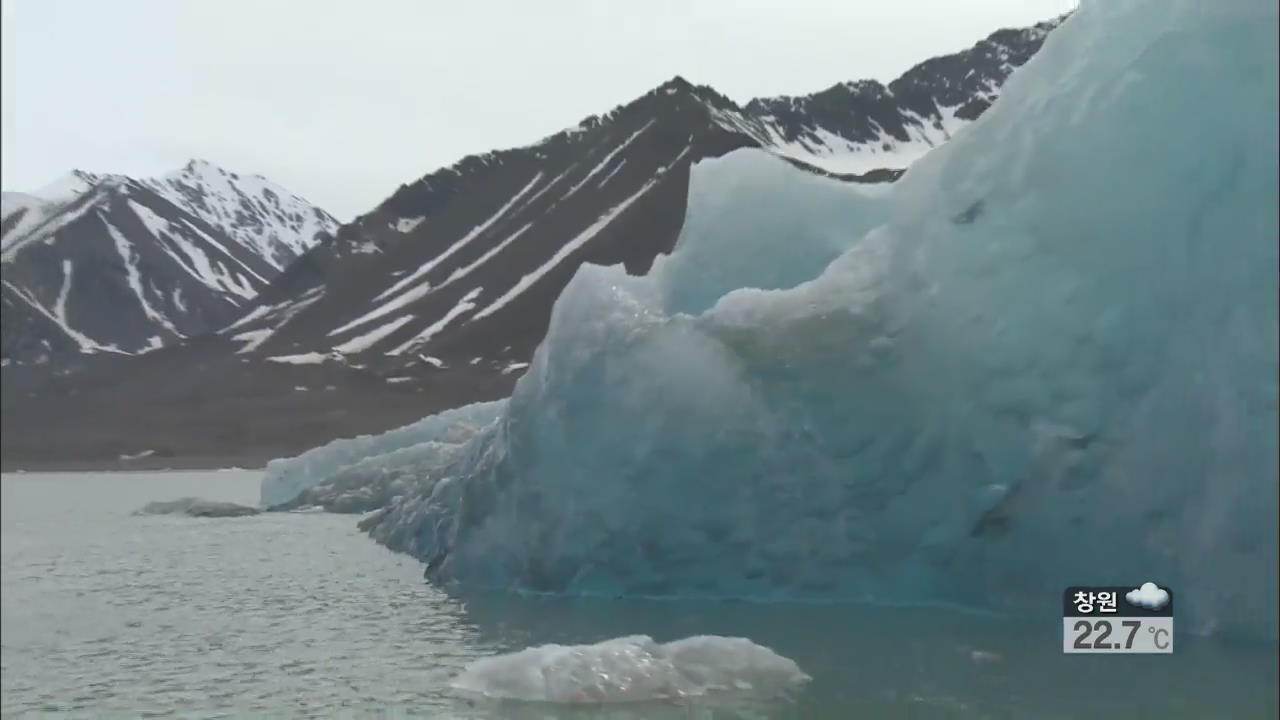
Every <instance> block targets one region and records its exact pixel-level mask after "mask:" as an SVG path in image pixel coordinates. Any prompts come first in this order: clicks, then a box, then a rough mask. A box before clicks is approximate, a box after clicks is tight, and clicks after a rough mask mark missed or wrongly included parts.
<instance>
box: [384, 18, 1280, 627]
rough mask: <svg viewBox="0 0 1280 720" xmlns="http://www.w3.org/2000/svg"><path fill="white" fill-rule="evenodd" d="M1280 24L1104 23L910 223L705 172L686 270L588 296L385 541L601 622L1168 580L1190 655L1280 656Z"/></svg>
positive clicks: (623, 280) (600, 277)
mask: <svg viewBox="0 0 1280 720" xmlns="http://www.w3.org/2000/svg"><path fill="white" fill-rule="evenodd" d="M1276 20H1277V10H1276V7H1275V6H1274V4H1273V3H1269V2H1262V1H1261V0H1238V1H1233V2H1224V3H1204V2H1199V1H1197V0H1129V1H1123V0H1116V1H1115V2H1110V3H1083V4H1082V6H1081V7H1080V9H1079V10H1077V12H1076V13H1075V14H1074V15H1073V16H1072V17H1071V18H1070V19H1068V20H1067V21H1066V22H1065V23H1064V24H1063V26H1062V27H1061V28H1060V29H1059V30H1057V31H1056V32H1055V33H1054V34H1053V35H1052V36H1051V37H1050V38H1049V39H1048V41H1047V42H1046V43H1045V45H1044V47H1043V49H1042V50H1041V51H1040V53H1039V54H1038V55H1037V56H1036V57H1035V58H1034V59H1033V60H1032V61H1031V62H1030V63H1028V64H1027V65H1026V66H1025V67H1024V68H1023V69H1022V70H1020V71H1018V72H1017V73H1015V74H1014V76H1013V77H1012V78H1011V79H1010V81H1009V82H1008V84H1007V85H1006V86H1005V89H1004V91H1003V94H1002V97H1001V99H1000V101H999V102H998V103H996V105H995V106H994V107H993V108H992V109H991V110H990V111H988V112H987V113H986V114H984V116H983V117H982V118H981V119H980V120H979V121H978V122H976V123H974V124H973V125H971V126H969V127H967V128H966V129H964V130H962V131H961V132H959V133H958V134H957V136H956V137H955V138H954V139H953V140H951V141H950V142H949V143H948V144H946V145H945V146H943V147H941V148H939V149H938V150H935V151H933V152H931V153H930V154H929V155H927V156H926V157H925V158H924V159H923V160H921V161H920V162H919V163H918V164H917V165H915V166H913V168H912V169H911V170H910V171H908V172H907V174H906V175H905V176H904V177H903V179H901V180H900V181H899V182H898V183H897V184H896V185H895V186H894V187H893V188H892V189H891V190H890V191H887V192H883V193H880V194H875V193H872V194H866V193H857V192H853V191H849V190H848V189H846V188H839V187H837V186H836V185H834V184H825V183H828V182H829V181H825V180H818V179H814V178H810V177H808V176H805V175H803V174H801V173H800V171H798V170H795V169H794V168H791V167H789V166H786V165H785V164H783V163H781V162H777V161H772V160H768V159H766V158H762V157H759V156H758V155H753V154H752V152H751V151H742V152H739V153H735V154H733V155H730V156H727V157H725V158H723V159H721V160H719V161H715V162H713V163H707V164H703V165H700V166H699V167H698V168H696V170H695V173H694V178H693V188H694V189H693V191H692V192H691V207H690V211H689V213H690V220H689V222H688V224H687V227H686V230H685V232H684V233H683V234H682V237H681V241H680V243H679V245H678V247H677V251H676V253H675V254H674V255H673V257H672V258H670V259H669V260H667V261H665V262H662V263H658V264H657V265H656V266H655V269H654V272H653V273H652V274H651V275H650V276H649V277H645V278H635V277H628V276H627V275H626V274H625V273H624V272H623V270H622V269H621V268H616V267H615V268H600V267H590V266H587V267H584V268H582V269H581V270H580V271H579V273H578V275H577V276H576V277H575V278H574V280H573V282H571V283H570V285H569V286H568V287H567V288H566V290H565V291H564V293H563V295H562V296H561V298H560V300H559V302H558V303H557V305H556V308H555V312H554V314H553V317H552V321H551V326H550V330H549V332H548V336H547V338H546V340H545V341H544V343H543V345H542V346H541V347H540V348H539V350H538V352H537V354H536V356H535V358H534V361H533V363H532V365H531V367H530V368H529V371H528V372H527V374H526V375H525V376H524V377H523V378H522V379H521V380H520V382H519V383H518V384H517V386H516V389H515V391H514V393H513V395H512V398H511V399H510V401H509V403H508V404H507V405H506V406H505V407H504V408H502V410H501V418H500V419H498V420H497V421H496V422H494V423H492V424H490V425H487V426H485V427H484V428H483V429H482V430H480V431H478V432H477V433H476V435H475V437H474V438H473V439H472V440H471V441H470V442H469V443H468V444H467V445H466V446H465V447H464V448H462V449H461V450H460V451H459V452H458V453H457V454H456V455H454V456H453V457H452V459H451V460H450V462H449V463H447V464H446V466H444V467H441V468H437V469H435V470H432V471H431V472H429V473H427V475H426V476H424V478H423V480H422V483H421V485H420V486H419V487H417V489H414V490H410V491H408V492H405V493H402V495H401V497H400V498H399V499H398V500H396V501H394V502H393V503H392V504H391V505H390V506H389V507H388V509H387V510H386V512H385V513H384V514H382V515H381V516H379V517H378V518H377V520H376V522H372V523H370V524H369V527H370V529H371V533H372V535H373V536H374V537H375V538H376V539H378V540H379V541H381V542H383V543H386V544H387V545H388V546H390V547H392V548H395V549H398V550H402V551H405V552H409V553H412V554H414V555H416V556H418V557H420V558H421V559H423V560H424V561H425V562H427V564H428V567H427V571H428V575H429V576H430V577H432V578H434V579H436V580H438V581H441V582H445V583H458V584H461V585H468V586H478V587H489V588H499V589H513V588H515V589H522V590H532V591H540V592H551V593H566V594H581V595H608V596H616V595H640V596H662V597H690V596H700V597H748V598H755V599H769V598H788V599H823V600H853V601H864V602H875V603H895V604H917V603H932V604H959V605H965V606H972V607H983V608H990V609H995V610H1000V611H1005V612H1010V613H1027V614H1035V615H1037V616H1040V617H1048V616H1052V614H1053V613H1054V612H1057V610H1058V608H1057V602H1058V597H1059V593H1060V591H1061V588H1063V587H1066V586H1068V585H1077V584H1098V585H1122V584H1126V583H1134V582H1141V581H1146V580H1154V581H1158V582H1159V583H1160V584H1161V585H1162V586H1169V587H1172V588H1174V589H1175V591H1176V592H1178V597H1179V627H1180V628H1185V629H1187V630H1191V631H1195V632H1211V631H1220V632H1224V633H1231V634H1238V635H1244V636H1252V637H1264V638H1270V639H1274V638H1276V636H1277V622H1276V616H1275V612H1274V608H1275V605H1276V603H1277V595H1278V593H1277V586H1276V583H1277V575H1276V568H1277V560H1278V559H1280V558H1278V557H1277V548H1276V525H1277V518H1276V510H1275V509H1276V506H1277V502H1278V500H1280V498H1278V497H1277V463H1276V458H1277V441H1276V438H1277V429H1278V428H1277V382H1276V371H1277V341H1278V338H1277V320H1278V318H1277V304H1276V297H1277V290H1278V288H1277V276H1276V271H1275V268H1276V265H1277V261H1278V259H1280V258H1278V257H1277V230H1278V228H1280V222H1278V220H1277V205H1276V200H1275V198H1276V196H1277V191H1278V187H1277V163H1276V157H1277V149H1278V148H1277V131H1278V125H1280V122H1278V121H1277V115H1278V113H1277V93H1276V86H1277V72H1276V68H1277V59H1278V58H1277V54H1278V53H1277V45H1276V37H1275V33H1274V28H1275V24H1276ZM800 186H802V187H805V188H806V190H805V195H806V197H809V195H808V193H813V195H812V197H811V199H809V200H804V199H801V198H799V195H800V193H796V192H792V189H793V188H794V187H800ZM769 188H774V189H776V197H777V201H776V204H775V203H771V202H770V201H769V192H768V190H769ZM739 193H744V194H742V195H739ZM806 202H807V203H808V204H807V205H804V206H803V207H804V208H805V209H804V210H803V211H802V212H796V211H795V207H797V205H796V204H797V203H806ZM699 218H702V219H701V220H700V219H699ZM717 218H718V219H717ZM776 218H784V220H782V221H781V222H775V220H776ZM721 223H727V224H725V225H724V227H726V228H730V230H726V231H725V232H723V233H718V232H717V230H716V228H717V226H718V225H719V224H721ZM864 230H866V232H864ZM841 242H847V243H848V246H847V247H844V248H841V247H839V244H840V243H841ZM740 249H742V250H740ZM793 254H794V255H793ZM689 258H696V261H691V260H689ZM700 269H705V270H706V272H704V273H700V272H699V270H700ZM810 272H812V273H813V275H812V276H811V277H810V276H806V274H807V273H810ZM754 286H758V287H754Z"/></svg>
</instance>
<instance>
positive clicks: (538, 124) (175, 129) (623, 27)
mask: <svg viewBox="0 0 1280 720" xmlns="http://www.w3.org/2000/svg"><path fill="white" fill-rule="evenodd" d="M1076 4H1077V3H1076V1H1075V0H787V1H786V2H783V0H771V1H766V0H628V1H626V2H616V1H613V0H468V1H466V2H463V1H461V0H451V1H448V2H445V1H443V0H360V1H359V2H357V1H355V0H216V1H212V2H211V1H208V0H203V1H198V2H197V1H188V0H178V1H174V0H110V1H109V2H103V1H100V0H3V24H2V28H3V37H2V38H0V48H2V51H3V57H2V58H0V71H2V73H3V76H2V77H0V92H2V93H3V97H2V98H0V113H2V115H3V137H2V147H0V161H2V164H3V178H2V182H0V184H2V185H3V187H4V189H6V190H30V189H36V188H39V187H41V186H43V185H45V184H47V183H49V182H51V181H53V180H54V179H56V178H58V177H59V176H61V175H62V174H64V173H66V172H68V171H69V170H70V169H71V168H73V167H74V168H82V169H85V170H90V171H96V172H119V173H126V174H129V175H134V176H147V175H155V174H160V173H163V172H166V171H168V170H171V169H174V168H177V167H179V166H181V165H183V164H184V163H185V162H186V161H187V160H188V159H189V158H192V157H199V158H203V159H206V160H209V161H211V162H214V163H217V164H219V165H221V166H223V167H225V168H227V169H228V170H234V171H237V172H245V173H260V174H262V175H265V176H266V177H267V178H269V179H271V180H273V181H275V182H277V183H280V184H281V185H284V186H285V187H286V188H288V189H290V190H291V191H293V192H295V193H297V194H299V195H302V196H303V197H306V198H307V199H309V200H311V201H312V202H314V203H317V204H319V205H321V206H322V207H324V208H325V209H327V210H329V211H330V212H331V213H333V214H334V215H336V216H337V217H338V218H339V219H341V220H344V221H345V220H348V219H350V218H351V217H352V216H353V215H356V214H359V213H362V212H365V211H367V210H369V209H371V208H372V207H373V206H374V205H376V204H377V203H378V202H379V201H381V200H382V199H383V198H385V197H386V196H387V195H388V194H390V193H391V192H392V191H393V190H394V189H395V188H396V187H397V186H398V185H400V184H401V183H404V182H409V181H411V180H414V179H416V178H418V177H420V176H422V175H424V174H426V173H427V172H430V171H432V170H434V169H436V168H438V167H440V166H443V165H448V164H451V163H453V162H454V161H456V160H458V159H459V158H461V157H462V156H464V155H467V154H470V153H475V152H483V151H487V150H492V149H498V148H503V147H511V146H516V145H524V144H528V143H530V142H533V141H536V140H537V139H539V138H541V137H543V136H546V135H549V134H551V133H554V132H556V131H557V130H560V129H562V128H564V127H568V126H570V125H574V124H576V123H577V122H578V121H579V120H581V119H582V118H583V117H585V116H587V115H591V114H594V113H599V112H603V111H606V110H609V109H610V108H612V107H614V106H615V105H618V104H620V103H624V102H626V101H628V100H630V99H632V98H634V97H636V96H638V95H640V94H642V93H643V92H645V91H646V90H648V89H649V88H651V87H653V86H655V85H658V84H659V83H661V82H663V81H664V80H667V79H669V78H671V77H672V76H674V75H677V74H679V75H683V76H684V77H685V78H687V79H688V80H690V81H691V82H694V83H699V84H708V85H712V86H714V87H715V88H716V89H718V90H719V91H720V92H722V93H724V94H726V95H728V96H729V97H731V98H733V99H734V100H736V101H739V102H742V101H745V100H747V99H749V98H751V97H755V96H758V95H777V94H790V95H797V94H803V93H808V92H813V91H816V90H820V89H823V88H825V87H828V86H830V85H832V84H834V83H837V82H840V81H843V80H854V79H860V78H876V79H879V80H882V81H886V82H887V81H889V80H891V79H893V78H894V77H896V76H897V75H899V74H900V73H901V72H902V71H904V70H906V69H907V68H909V67H910V66H911V65H913V64H915V63H917V62H919V61H921V60H923V59H925V58H927V57H930V56H933V55H938V54H942V53H947V52H953V51H956V50H960V49H963V48H965V47H968V46H970V45H972V44H973V43H974V42H976V41H977V40H979V39H980V38H982V37H985V36H986V35H987V34H989V33H990V32H992V31H993V30H996V29H998V28H1000V27H1010V26H1021V25H1029V24H1031V23H1033V22H1035V21H1038V20H1042V19H1045V18H1048V17H1051V16H1053V15H1057V14H1059V13H1061V12H1064V11H1066V10H1068V9H1070V8H1072V7H1075V6H1076Z"/></svg>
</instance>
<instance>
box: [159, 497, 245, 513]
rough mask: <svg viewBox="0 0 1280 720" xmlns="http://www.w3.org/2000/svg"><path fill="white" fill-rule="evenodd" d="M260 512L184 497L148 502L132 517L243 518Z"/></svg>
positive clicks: (225, 503) (234, 504)
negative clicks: (188, 516)
mask: <svg viewBox="0 0 1280 720" xmlns="http://www.w3.org/2000/svg"><path fill="white" fill-rule="evenodd" d="M259 512H261V511H260V510H258V508H255V507H250V506H249V505H237V504H236V503H230V502H220V501H217V500H205V499H203V498H196V497H184V498H178V499H177V500H159V501H156V502H149V503H147V504H146V505H144V506H143V507H142V509H141V510H138V511H136V512H135V513H134V515H190V516H191V517H243V516H245V515H257V514H258V513H259Z"/></svg>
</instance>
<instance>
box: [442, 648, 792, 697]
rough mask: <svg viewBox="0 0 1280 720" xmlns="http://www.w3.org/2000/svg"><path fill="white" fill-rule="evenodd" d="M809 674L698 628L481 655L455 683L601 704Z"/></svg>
mask: <svg viewBox="0 0 1280 720" xmlns="http://www.w3.org/2000/svg"><path fill="white" fill-rule="evenodd" d="M808 680H809V676H808V675H806V674H805V673H804V672H803V671H801V670H800V668H799V666H797V665H796V664H795V663H794V662H792V661H791V660H789V659H787V658H785V657H782V656H781V655H778V654H777V653H775V652H773V651H772V650H770V649H769V648H767V647H764V646H761V645H757V644H755V643H753V642H751V641H750V640H747V639H745V638H727V637H717V636H714V635H699V636H696V637H689V638H685V639H683V640H677V641H675V642H669V643H656V642H654V641H653V639H652V638H650V637H648V636H645V635H634V636H629V637H621V638H615V639H613V640H606V641H604V642H600V643H596V644H594V645H542V646H539V647H534V648H528V649H525V650H521V651H520V652H515V653H510V654H507V655H498V656H495V657H491V658H485V659H483V660H477V661H476V662H473V663H471V664H470V665H468V666H467V668H466V669H465V670H464V671H463V672H462V674H461V675H459V676H458V677H457V678H456V679H455V680H454V681H453V687H455V688H457V689H459V690H463V691H466V692H471V693H476V694H479V695H484V696H485V697H490V698H499V699H505V700H525V701H534V702H554V703H575V704H576V703H591V704H597V703H634V702H645V701H652V700H670V699H676V698H686V697H697V696H702V695H708V694H714V693H735V694H742V693H750V694H752V695H755V696H761V697H768V696H773V695H777V694H780V693H782V692H785V691H786V690H788V689H791V688H793V687H796V686H798V685H801V684H803V683H805V682H807V681H808Z"/></svg>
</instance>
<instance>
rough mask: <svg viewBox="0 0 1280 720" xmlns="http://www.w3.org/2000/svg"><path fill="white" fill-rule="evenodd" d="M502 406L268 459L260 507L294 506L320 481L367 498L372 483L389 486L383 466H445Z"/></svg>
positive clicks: (478, 407)
mask: <svg viewBox="0 0 1280 720" xmlns="http://www.w3.org/2000/svg"><path fill="white" fill-rule="evenodd" d="M505 403H506V401H495V402H487V403H475V404H472V405H467V406H465V407H460V408H456V409H454V410H449V411H447V412H443V413H440V414H438V415H432V416H430V417H426V418H423V419H422V420H419V421H418V422H415V423H411V424H409V425H406V426H404V427H402V428H397V429H395V430H392V431H390V432H386V433H383V434H381V435H362V436H360V437H356V438H344V439H341V440H335V441H333V442H331V443H329V444H328V445H322V446H320V447H318V448H315V449H312V450H308V451H307V452H305V453H303V454H301V455H299V456H298V457H295V458H288V459H280V460H272V461H271V462H269V463H267V469H266V473H265V474H264V475H263V478H262V493H261V504H262V506H263V507H265V508H273V507H279V506H283V505H287V504H294V503H298V502H299V497H300V495H302V493H304V491H306V490H308V489H310V488H312V487H314V486H316V485H320V484H322V483H327V484H334V485H335V487H336V488H338V489H350V490H351V491H352V492H357V491H359V490H360V489H362V488H363V491H364V493H365V494H366V495H369V496H373V495H375V493H374V492H373V488H372V485H373V484H374V483H375V482H377V483H380V484H381V486H382V487H383V488H387V487H390V486H391V485H392V480H393V478H388V477H386V476H385V473H383V472H382V470H383V468H384V467H385V468H388V469H394V470H395V474H397V475H399V474H401V473H404V472H412V471H416V470H417V469H418V466H419V465H420V464H427V465H431V466H434V465H435V464H436V463H438V462H444V461H445V460H447V458H448V457H449V456H450V454H451V452H452V450H453V448H454V447H455V446H458V445H461V444H462V443H463V442H464V441H466V440H469V439H470V437H471V435H472V434H474V433H475V431H476V430H477V429H478V428H479V427H481V426H483V425H484V424H486V423H489V422H493V421H494V420H495V419H496V418H497V417H498V416H499V415H500V414H501V409H502V406H503V405H505ZM376 458H382V459H383V460H382V462H379V461H378V460H377V459H376Z"/></svg>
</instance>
